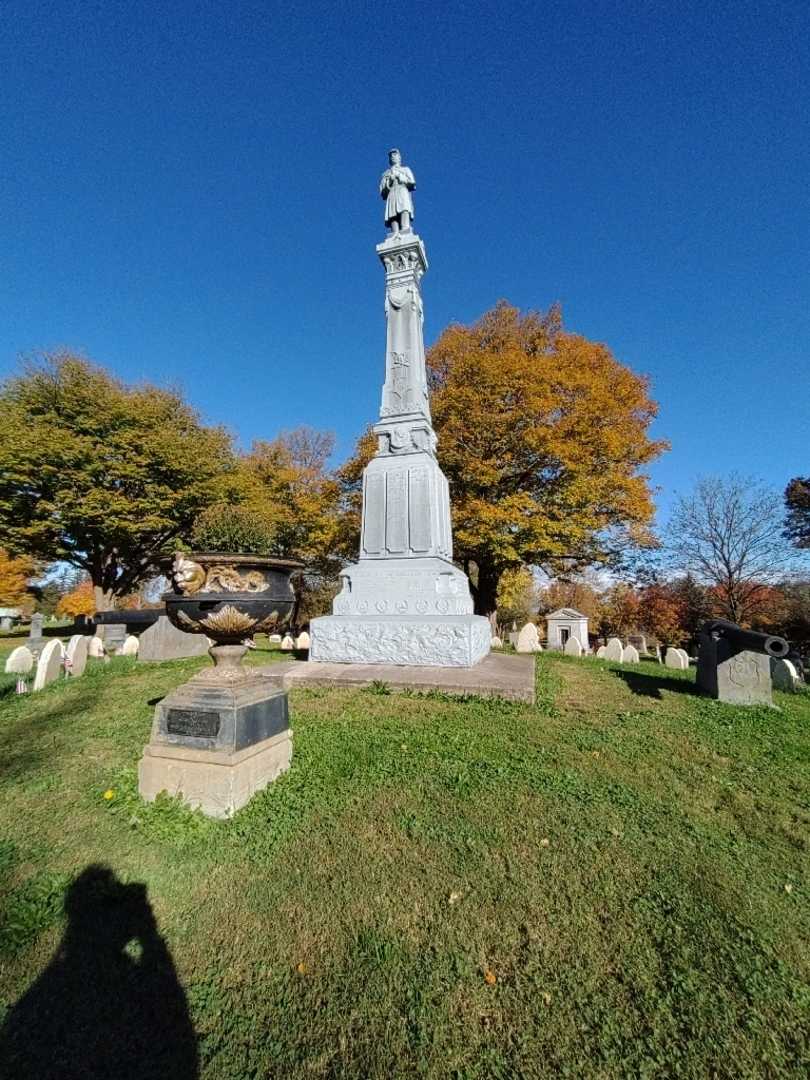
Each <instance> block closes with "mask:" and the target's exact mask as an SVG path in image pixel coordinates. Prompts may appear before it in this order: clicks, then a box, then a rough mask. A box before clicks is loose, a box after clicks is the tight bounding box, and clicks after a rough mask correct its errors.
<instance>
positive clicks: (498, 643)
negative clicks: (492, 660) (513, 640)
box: [489, 634, 503, 649]
mask: <svg viewBox="0 0 810 1080" xmlns="http://www.w3.org/2000/svg"><path fill="white" fill-rule="evenodd" d="M489 644H490V646H491V647H492V648H493V649H500V648H501V647H502V646H503V642H502V641H501V639H500V638H499V637H498V635H497V634H496V635H495V637H493V638H492V640H491V641H490V643H489Z"/></svg>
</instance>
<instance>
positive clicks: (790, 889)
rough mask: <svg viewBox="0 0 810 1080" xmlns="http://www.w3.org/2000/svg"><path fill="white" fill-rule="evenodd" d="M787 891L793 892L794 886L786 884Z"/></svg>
mask: <svg viewBox="0 0 810 1080" xmlns="http://www.w3.org/2000/svg"><path fill="white" fill-rule="evenodd" d="M785 892H786V893H792V892H793V886H792V885H786V886H785Z"/></svg>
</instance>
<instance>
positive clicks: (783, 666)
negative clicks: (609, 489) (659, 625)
mask: <svg viewBox="0 0 810 1080" xmlns="http://www.w3.org/2000/svg"><path fill="white" fill-rule="evenodd" d="M6 670H8V668H6ZM771 682H772V683H773V688H774V690H782V691H783V692H784V693H786V694H793V693H795V691H796V690H797V689H798V685H799V673H798V672H797V671H796V668H795V666H794V664H793V663H792V661H790V660H784V659H780V658H777V657H775V656H772V657H771Z"/></svg>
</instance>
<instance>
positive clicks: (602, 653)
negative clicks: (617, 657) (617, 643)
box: [596, 645, 607, 660]
mask: <svg viewBox="0 0 810 1080" xmlns="http://www.w3.org/2000/svg"><path fill="white" fill-rule="evenodd" d="M606 652H607V646H606V645H600V646H599V648H598V649H597V650H596V658H597V659H598V660H603V659H604V656H605V653H606Z"/></svg>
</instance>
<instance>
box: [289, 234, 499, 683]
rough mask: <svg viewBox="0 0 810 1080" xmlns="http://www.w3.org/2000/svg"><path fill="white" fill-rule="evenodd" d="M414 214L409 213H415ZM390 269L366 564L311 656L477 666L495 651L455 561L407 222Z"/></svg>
mask: <svg viewBox="0 0 810 1080" xmlns="http://www.w3.org/2000/svg"><path fill="white" fill-rule="evenodd" d="M405 220H408V219H407V218H406V219H405ZM377 254H378V256H379V258H380V260H381V262H382V264H383V266H384V268H385V314H386V323H387V333H386V357H385V382H384V384H383V390H382V401H381V406H380V419H379V421H378V422H377V423H376V424H375V425H374V429H373V430H374V433H375V435H376V436H377V452H376V455H375V456H374V457H373V458H372V460H371V461H370V462H369V464H368V465H367V466H366V469H365V472H364V474H363V515H362V527H361V540H360V553H359V561H358V562H357V563H356V564H354V565H352V566H348V567H346V569H345V570H344V571H343V572H342V574H341V577H342V582H343V588H342V590H341V592H340V594H339V595H338V596H337V597H336V598H335V602H334V605H333V614H332V615H328V616H325V617H323V618H320V619H314V620H313V622H312V625H311V634H312V641H311V646H310V659H311V660H313V661H323V662H332V663H335V662H338V663H365V664H376V663H378V664H418V665H432V666H440V667H470V666H472V665H473V664H476V663H477V662H478V661H479V660H481V659H483V657H484V656H486V654H487V653H488V652H489V644H490V633H491V631H490V626H489V622H488V620H487V619H485V618H483V617H481V616H477V615H473V601H472V597H471V595H470V588H469V582H468V580H467V577H466V575H465V574H464V573H462V571H461V570H459V569H458V567H456V566H454V565H453V563H452V561H451V560H452V554H453V543H452V528H451V519H450V493H449V488H448V484H447V479H446V477H445V476H444V474H443V473H442V471H441V469H440V468H439V463H438V461H437V459H436V434H435V432H434V431H433V425H432V423H431V417H430V403H429V399H428V388H427V374H426V369H425V346H424V335H423V329H422V327H423V307H422V292H421V281H422V277H423V275H424V273H425V271H426V270H427V267H428V263H427V256H426V254H425V247H424V244H423V243H422V241H421V240H420V238H419V237H418V236H417V235H416V233H414V232H412V231H411V229H410V227H407V228H402V229H400V228H397V229H396V230H394V229H393V225H392V234H391V235H390V236H389V237H388V238H387V239H386V240H385V241H384V242H383V243H381V244H378V245H377Z"/></svg>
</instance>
